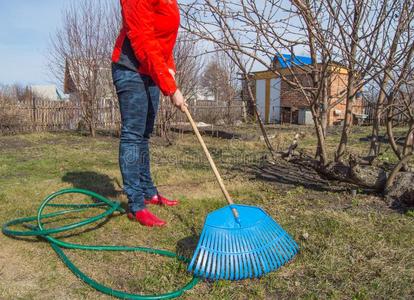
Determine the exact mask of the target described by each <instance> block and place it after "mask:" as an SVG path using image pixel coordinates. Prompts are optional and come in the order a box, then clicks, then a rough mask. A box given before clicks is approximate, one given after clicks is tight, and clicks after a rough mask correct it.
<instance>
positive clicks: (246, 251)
mask: <svg viewBox="0 0 414 300" xmlns="http://www.w3.org/2000/svg"><path fill="white" fill-rule="evenodd" d="M246 238H247V236H245V238H243V239H241V242H242V244H243V250H244V257H245V260H246V268H245V270H244V271H245V275H244V278H249V277H252V265H251V260H250V248H249V247H248V245H247V242H246Z"/></svg>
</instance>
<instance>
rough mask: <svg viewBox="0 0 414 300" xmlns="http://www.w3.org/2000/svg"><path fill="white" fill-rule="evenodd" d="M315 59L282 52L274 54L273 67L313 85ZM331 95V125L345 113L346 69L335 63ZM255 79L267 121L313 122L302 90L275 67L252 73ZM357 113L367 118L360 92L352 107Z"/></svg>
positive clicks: (258, 107)
mask: <svg viewBox="0 0 414 300" xmlns="http://www.w3.org/2000/svg"><path fill="white" fill-rule="evenodd" d="M310 64H312V59H311V58H310V57H306V56H291V55H282V56H277V57H275V59H274V61H273V63H272V68H274V69H276V70H277V73H280V74H282V76H283V77H285V78H286V79H287V80H293V78H294V76H295V77H296V78H297V80H298V81H299V82H301V85H302V86H311V77H310V76H309V71H310V67H309V65H310ZM329 74H330V76H329V79H328V81H329V83H328V97H329V105H330V106H332V109H331V110H330V111H329V114H328V125H334V124H340V123H341V122H342V121H343V119H344V116H345V99H343V98H344V93H345V91H346V82H347V76H348V72H347V69H346V68H345V67H344V66H342V65H340V64H338V63H332V64H331V66H330V70H329ZM251 76H252V79H253V82H254V88H253V90H254V93H255V101H256V105H257V109H258V112H259V114H260V116H261V118H262V120H263V122H264V123H267V124H269V123H292V124H303V125H305V124H313V119H312V114H311V112H310V109H309V104H308V102H307V101H306V99H305V97H304V96H303V93H302V91H300V90H299V89H298V88H296V87H293V86H292V85H290V84H288V82H287V81H286V80H284V79H282V77H281V76H278V75H277V74H275V72H274V70H266V71H258V72H253V73H251ZM353 113H354V117H355V118H356V119H357V118H364V111H363V105H362V97H361V93H358V94H357V97H356V100H355V105H354V108H353Z"/></svg>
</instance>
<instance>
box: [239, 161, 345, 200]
mask: <svg viewBox="0 0 414 300" xmlns="http://www.w3.org/2000/svg"><path fill="white" fill-rule="evenodd" d="M243 169H244V171H245V172H247V173H248V174H250V175H253V176H255V178H256V179H258V180H263V181H267V182H276V183H281V184H289V185H294V186H303V187H305V188H307V189H312V190H315V191H330V192H344V191H349V189H350V188H349V186H346V185H342V184H341V183H339V182H335V181H330V180H327V179H325V178H323V177H322V176H321V175H320V174H319V173H318V172H316V170H314V169H313V168H311V167H309V166H306V165H300V164H296V163H290V162H287V161H282V160H281V161H277V162H276V163H275V164H271V163H269V162H263V163H261V164H260V165H249V166H245V167H243Z"/></svg>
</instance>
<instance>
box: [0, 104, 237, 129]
mask: <svg viewBox="0 0 414 300" xmlns="http://www.w3.org/2000/svg"><path fill="white" fill-rule="evenodd" d="M168 109H170V108H169V107H167V105H161V107H160V112H159V114H164V115H165V114H166V112H167V110H168ZM190 111H191V112H192V113H193V115H194V118H195V119H196V120H197V121H199V122H205V123H211V124H216V123H218V122H228V121H230V122H234V121H236V120H242V119H243V114H244V107H243V105H242V104H241V102H239V103H238V104H233V105H231V106H227V105H222V104H217V103H214V102H213V103H207V104H206V103H205V101H203V102H202V103H200V104H195V105H194V104H193V105H190ZM95 116H96V128H97V129H98V130H118V129H119V127H120V114H119V109H118V105H117V102H116V101H111V100H102V101H100V102H99V103H98V105H97V108H96V109H95ZM169 118H170V120H169V121H170V122H171V123H172V124H174V123H180V122H186V120H185V117H184V115H183V114H182V113H179V112H177V113H173V114H169ZM160 119H162V118H160ZM81 127H82V109H81V106H80V105H79V104H77V103H74V102H71V101H45V100H39V99H35V98H31V99H27V100H24V101H19V102H16V101H6V100H2V99H0V134H15V133H22V132H43V131H65V130H77V129H79V128H81Z"/></svg>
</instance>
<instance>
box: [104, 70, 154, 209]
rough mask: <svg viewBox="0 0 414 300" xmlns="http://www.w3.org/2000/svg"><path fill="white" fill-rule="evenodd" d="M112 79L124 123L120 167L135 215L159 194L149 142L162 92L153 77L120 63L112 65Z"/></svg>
mask: <svg viewBox="0 0 414 300" xmlns="http://www.w3.org/2000/svg"><path fill="white" fill-rule="evenodd" d="M112 78H113V82H114V85H115V88H116V93H117V95H118V100H119V107H120V111H121V120H122V129H121V141H120V146H119V165H120V168H121V174H122V180H123V185H124V192H125V194H126V195H127V197H128V208H129V211H131V212H136V211H138V210H141V209H143V208H145V204H144V199H148V198H151V197H153V196H154V195H156V194H157V188H156V187H155V185H154V183H153V181H152V178H151V170H150V153H149V147H148V141H149V138H150V135H151V133H152V131H153V129H154V123H155V117H156V115H157V110H158V105H159V98H160V90H159V88H158V87H157V86H156V85H155V83H154V82H153V81H152V79H151V77H149V76H146V75H142V74H139V73H138V72H134V71H132V70H129V69H127V68H125V67H122V66H120V65H117V64H113V65H112Z"/></svg>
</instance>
